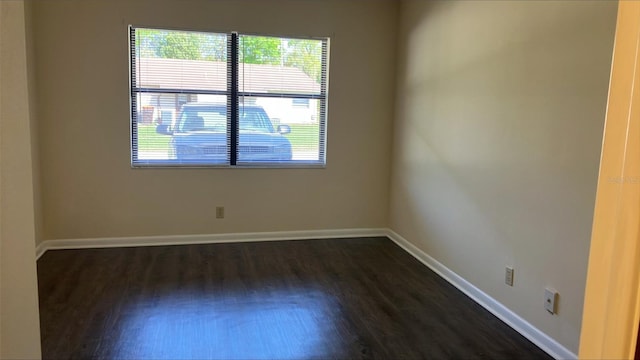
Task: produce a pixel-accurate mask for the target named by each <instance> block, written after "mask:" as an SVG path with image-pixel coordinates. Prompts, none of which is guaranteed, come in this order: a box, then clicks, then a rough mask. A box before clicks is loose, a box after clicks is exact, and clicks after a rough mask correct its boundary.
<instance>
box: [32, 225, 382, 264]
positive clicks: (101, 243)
mask: <svg viewBox="0 0 640 360" xmlns="http://www.w3.org/2000/svg"><path fill="white" fill-rule="evenodd" d="M368 236H387V229H336V230H306V231H274V232H256V233H231V234H209V235H169V236H133V237H114V238H88V239H58V240H46V241H43V242H42V243H40V244H38V246H36V259H39V258H40V257H41V256H42V255H43V254H44V253H45V252H47V251H48V250H62V249H91V248H112V247H136V246H163V245H188V244H216V243H238V242H255V241H283V240H310V239H334V238H354V237H368Z"/></svg>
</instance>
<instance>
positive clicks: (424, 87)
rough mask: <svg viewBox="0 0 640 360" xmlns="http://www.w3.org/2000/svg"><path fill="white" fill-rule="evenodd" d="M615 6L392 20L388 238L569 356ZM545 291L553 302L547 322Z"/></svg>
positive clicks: (407, 12)
mask: <svg viewBox="0 0 640 360" xmlns="http://www.w3.org/2000/svg"><path fill="white" fill-rule="evenodd" d="M616 5H617V4H616V3H615V2H604V1H602V2H574V1H567V2H560V1H539V2H534V1H528V2H525V1H514V2H511V1H495V2H491V1H477V2H476V1H468V2H463V1H458V2H445V1H442V2H440V1H436V2H425V1H404V2H403V3H402V6H401V11H400V12H401V15H400V30H399V41H400V59H399V62H398V68H399V72H398V93H397V112H396V122H395V136H394V156H393V158H392V164H393V169H392V186H391V207H390V226H391V228H392V229H394V230H395V231H397V232H398V233H399V234H401V235H402V236H404V237H406V238H407V239H408V240H409V241H411V242H413V243H414V244H415V245H416V246H418V247H419V248H421V249H422V250H424V251H425V252H427V253H428V254H430V255H432V256H433V257H434V258H436V259H437V260H438V261H440V262H442V263H443V264H444V265H446V266H447V267H449V268H450V269H451V270H453V271H454V272H456V273H457V274H459V275H461V276H462V277H464V278H465V279H466V280H468V281H469V282H471V283H472V284H474V285H475V286H476V287H478V288H480V289H481V290H482V291H484V292H486V293H487V294H489V295H490V296H491V297H493V298H495V299H496V300H498V301H499V302H501V303H502V304H504V305H505V306H507V307H508V308H509V309H511V310H513V311H514V312H516V313H517V314H518V315H520V316H521V317H523V318H524V319H525V320H527V321H528V322H530V323H531V324H532V325H534V326H536V327H537V328H539V329H540V330H542V331H543V332H545V333H546V334H548V335H550V336H551V337H553V338H554V339H556V340H557V341H559V342H560V343H561V344H562V345H564V346H565V347H567V348H568V349H569V350H571V351H573V352H577V350H578V341H579V334H580V323H581V314H582V303H583V295H584V284H585V277H586V266H587V258H588V251H589V240H590V230H591V219H592V214H593V205H594V198H595V190H596V180H597V172H598V160H599V154H600V145H601V139H602V129H603V123H604V115H605V106H606V99H607V86H608V79H609V70H610V65H611V52H612V46H613V35H614V28H615V15H616ZM505 265H513V266H514V267H515V285H514V287H508V286H506V285H505V284H504V267H505ZM546 286H550V287H553V288H555V289H556V290H558V291H559V294H560V300H559V306H558V310H559V312H558V314H557V315H555V316H552V315H550V314H548V313H546V312H545V310H544V308H543V294H544V288H545V287H546Z"/></svg>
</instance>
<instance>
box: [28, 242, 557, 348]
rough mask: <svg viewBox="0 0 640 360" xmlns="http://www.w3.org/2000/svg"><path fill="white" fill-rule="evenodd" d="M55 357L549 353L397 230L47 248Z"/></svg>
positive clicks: (47, 341) (45, 285)
mask: <svg viewBox="0 0 640 360" xmlns="http://www.w3.org/2000/svg"><path fill="white" fill-rule="evenodd" d="M38 279H39V284H38V286H39V292H40V319H41V333H42V351H43V357H44V358H45V359H77V358H82V359H86V358H96V359H98V358H100V359H328V358H331V359H399V358H415V359H417V358H427V359H485V358H486V359H527V358H531V359H533V358H535V359H547V358H549V356H548V355H547V354H545V353H544V352H542V351H541V350H540V349H539V348H537V347H536V346H535V345H533V344H532V343H530V342H529V341H527V340H526V339H525V338H523V337H522V336H520V335H519V334H518V333H516V332H515V331H514V330H512V329H511V328H509V327H508V326H507V325H505V324H504V323H502V322H501V321H500V320H498V319H497V318H495V317H494V316H493V315H491V314H490V313H488V312H487V311H486V310H484V309H483V308H481V307H480V306H479V305H477V304H476V303H474V302H473V301H472V300H470V299H469V298H467V297H466V296H465V295H463V294H462V293H461V292H459V291H458V290H456V289H455V288H453V287H452V286H451V285H449V284H448V283H447V282H446V281H444V280H442V279H441V278H440V277H438V276H437V275H436V274H434V273H433V272H431V271H430V270H429V269H428V268H426V267H425V266H424V265H422V264H421V263H419V262H418V261H417V260H415V259H414V258H413V257H411V256H410V255H409V254H407V253H406V252H404V251H403V250H402V249H400V248H399V247H398V246H397V245H395V244H394V243H393V242H392V241H390V240H389V239H387V238H360V239H332V240H310V241H282V242H262V243H236V244H209V245H187V246H161V247H139V248H113V249H84V250H55V251H48V252H47V253H46V254H45V255H44V256H42V257H41V258H40V259H39V260H38Z"/></svg>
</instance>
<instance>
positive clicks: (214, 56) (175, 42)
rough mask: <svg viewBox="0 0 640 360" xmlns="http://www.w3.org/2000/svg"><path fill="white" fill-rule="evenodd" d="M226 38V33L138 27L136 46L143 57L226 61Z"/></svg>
mask: <svg viewBox="0 0 640 360" xmlns="http://www.w3.org/2000/svg"><path fill="white" fill-rule="evenodd" d="M226 39H227V37H226V35H224V34H206V33H198V32H190V31H166V30H155V29H136V46H137V47H138V51H139V53H140V56H142V57H160V58H167V59H184V60H209V61H225V60H226V57H227V46H226V44H227V41H226Z"/></svg>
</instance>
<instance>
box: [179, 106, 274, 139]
mask: <svg viewBox="0 0 640 360" xmlns="http://www.w3.org/2000/svg"><path fill="white" fill-rule="evenodd" d="M239 118H240V131H251V132H265V133H272V132H273V126H272V125H271V121H270V120H269V118H268V117H267V115H266V114H265V113H264V111H263V110H262V109H260V108H240V109H239ZM176 130H177V132H181V133H185V132H194V131H212V132H226V131H227V109H226V108H224V107H223V108H205V107H202V108H200V107H192V108H185V109H184V110H183V111H182V113H181V114H180V118H179V121H178V126H177V129H176Z"/></svg>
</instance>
